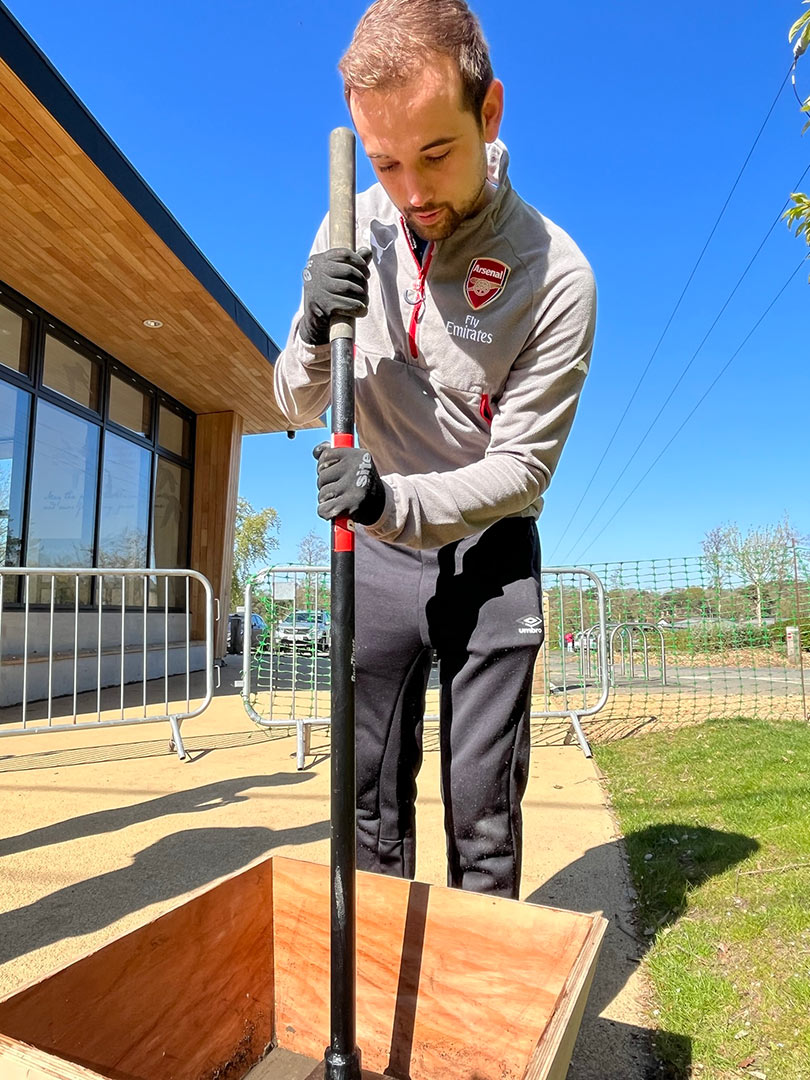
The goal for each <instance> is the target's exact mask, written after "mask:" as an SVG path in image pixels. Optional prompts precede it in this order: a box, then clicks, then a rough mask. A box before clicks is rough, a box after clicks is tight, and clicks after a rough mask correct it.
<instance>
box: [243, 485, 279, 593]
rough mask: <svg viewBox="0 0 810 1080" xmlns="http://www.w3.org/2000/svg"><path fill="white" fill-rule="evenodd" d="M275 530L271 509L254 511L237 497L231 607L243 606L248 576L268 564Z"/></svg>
mask: <svg viewBox="0 0 810 1080" xmlns="http://www.w3.org/2000/svg"><path fill="white" fill-rule="evenodd" d="M278 527H279V520H278V514H277V513H276V511H275V510H274V509H273V508H272V507H271V506H265V507H264V508H263V509H261V510H254V508H253V506H252V505H251V503H250V502H249V501H248V500H247V499H245V498H243V497H242V496H241V495H240V496H239V498H238V500H237V503H236V529H235V533H234V545H233V578H232V580H231V606H232V607H237V606H238V605H240V604H244V602H245V586H246V585H247V580H248V577H249V576H250V574H251V573H253V572H254V571H255V570H257V569H260V568H261V567H262V566H263V565H265V564H266V563H267V562H269V560H270V552H271V551H274V550H275V549H276V548H277V547H278V536H277V535H276V534H277V533H278Z"/></svg>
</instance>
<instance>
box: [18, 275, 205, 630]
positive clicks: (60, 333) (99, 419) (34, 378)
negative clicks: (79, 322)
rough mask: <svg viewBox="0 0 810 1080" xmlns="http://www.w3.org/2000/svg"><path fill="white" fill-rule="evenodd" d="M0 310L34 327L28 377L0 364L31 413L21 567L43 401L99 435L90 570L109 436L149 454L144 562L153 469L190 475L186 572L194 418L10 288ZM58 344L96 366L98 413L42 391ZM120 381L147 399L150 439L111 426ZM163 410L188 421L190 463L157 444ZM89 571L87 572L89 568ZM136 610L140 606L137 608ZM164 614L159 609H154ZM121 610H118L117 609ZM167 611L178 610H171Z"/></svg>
mask: <svg viewBox="0 0 810 1080" xmlns="http://www.w3.org/2000/svg"><path fill="white" fill-rule="evenodd" d="M0 304H2V305H3V306H5V307H8V308H9V309H10V310H12V311H14V312H15V314H18V315H20V316H21V317H23V318H28V319H29V320H30V321H31V323H32V333H31V345H30V354H29V358H28V372H27V374H23V373H22V372H19V371H15V370H14V369H13V368H7V367H6V366H5V365H2V364H0V379H2V380H3V381H4V382H8V383H10V384H11V385H12V386H16V387H17V388H19V389H21V390H26V391H27V392H28V393H30V395H31V407H30V415H29V424H28V445H27V448H26V459H25V499H24V504H23V513H22V528H21V537H20V540H21V547H22V551H21V556H20V558H21V565H25V561H24V560H25V556H26V553H27V551H28V541H29V538H30V518H31V478H32V470H33V461H34V445H35V435H36V428H37V412H38V404H39V401H40V400H42V401H46V402H48V404H50V405H54V406H56V407H57V408H60V409H63V410H65V411H66V412H69V413H73V414H74V415H76V416H78V417H80V418H81V419H82V420H88V421H90V422H91V423H93V424H95V425H96V426H97V427H98V428H99V429H100V431H99V452H98V468H97V474H96V507H95V516H94V523H93V545H92V550H93V554H92V562H93V567H92V569H100V570H103V569H104V568H103V567H99V566H98V556H99V541H100V526H101V501H102V499H101V497H102V490H103V479H104V453H105V448H106V435H107V431H110V432H111V433H112V434H114V435H117V436H119V437H120V438H123V439H127V440H129V441H130V442H132V443H134V444H135V445H137V446H139V447H142V448H144V449H146V450H148V451H149V452H150V453H151V465H150V477H149V520H148V535H147V546H146V551H147V560H149V559H150V558H151V552H152V547H153V539H154V537H153V532H154V511H155V486H156V482H157V465H158V459H159V458H165V459H166V460H167V461H170V462H172V463H173V464H175V465H179V466H180V467H182V468H185V469H187V470H188V474H189V518H190V525H189V529H188V537H187V544H186V552H185V560H184V561H185V563H186V566H190V563H191V548H192V535H193V509H194V482H195V475H194V448H195V441H196V420H197V418H196V415H195V413H194V412H193V411H192V410H191V409H189V408H188V407H187V406H185V405H183V403H182V402H180V401H178V400H177V399H176V398H173V397H171V396H170V395H169V394H167V393H166V392H165V391H164V390H162V389H161V388H160V387H158V386H156V385H155V384H154V383H150V382H149V381H148V380H147V379H145V378H144V377H143V376H142V375H139V374H138V372H136V371H133V370H132V369H131V368H129V367H127V365H126V364H123V363H122V362H121V361H120V360H118V359H116V358H115V357H114V356H111V355H110V354H109V353H107V352H105V350H103V349H100V348H98V347H97V346H96V345H94V344H93V343H92V342H91V341H88V340H87V338H85V337H83V336H82V335H81V334H78V333H76V332H75V331H74V330H72V329H71V328H70V327H69V326H66V325H65V324H64V323H62V322H60V321H59V320H58V319H56V318H54V317H53V316H52V315H51V314H50V313H49V312H47V311H45V310H43V309H42V308H40V307H38V306H37V305H36V304H33V303H32V302H31V301H29V300H28V299H27V298H26V297H24V296H22V294H20V293H18V292H16V290H14V289H12V288H11V287H10V286H8V285H6V284H5V283H4V282H2V281H0ZM49 333H50V334H52V336H54V337H56V338H58V339H59V340H61V341H62V343H63V344H64V345H67V346H68V347H69V348H72V349H75V350H76V351H77V352H78V353H80V354H81V355H85V356H86V357H87V358H88V359H89V360H91V361H92V362H95V363H97V364H99V366H100V386H99V398H100V409H99V411H98V412H95V411H94V410H93V409H90V408H87V407H86V406H84V405H82V404H81V403H79V402H77V401H74V400H73V399H72V398H69V397H66V396H65V395H63V394H60V393H59V391H58V390H53V389H52V388H50V387H48V386H46V385H44V383H43V376H44V367H45V341H46V336H47V334H49ZM113 374H115V375H118V376H119V377H120V378H122V379H124V380H125V381H128V382H132V383H133V384H134V385H135V386H137V388H138V389H139V390H141V391H142V392H143V393H145V394H147V395H148V396H149V398H150V399H151V402H152V416H151V423H150V433H149V436H144V435H140V434H139V433H138V432H135V431H132V430H130V429H129V428H127V427H124V426H122V425H121V424H117V423H116V422H115V421H114V420H111V419H110V418H109V407H110V385H111V379H112V375H113ZM161 405H163V406H165V407H166V408H169V409H171V410H172V411H173V412H175V413H177V414H178V415H179V416H181V417H183V419H185V420H187V421H188V424H189V454H188V457H183V456H182V455H179V454H175V453H173V452H172V451H170V450H166V449H164V448H163V447H161V446H159V444H158V437H157V436H158V422H159V415H160V406H161ZM88 569H90V568H89V567H88ZM144 569H147V570H157V569H160V567H151V566H148V567H144ZM96 591H97V590H96V588H95V585H94V587H93V590H92V600H91V603H90V604H80V610H82V611H97V610H98V600H97V597H96ZM19 596H20V594H19V593H18V598H17V600H16V601H6V603H5V604H4V607H5V608H8V609H13V608H21V607H22V606H23V604H22V602H21V601H20V600H19ZM48 606H49V605H39V604H38V605H34V604H31V605H30V609H31V610H41V609H46V608H47V607H48ZM138 606H140V605H138ZM158 607H159V608H160V609H162V607H163V605H158ZM118 609H119V610H120V605H119V608H118ZM149 609H150V610H155V609H156V607H155V605H150V607H149ZM105 610H111V611H113V610H115V607H114V606H112V607H109V609H108V608H107V605H105ZM170 610H179V609H174V608H170Z"/></svg>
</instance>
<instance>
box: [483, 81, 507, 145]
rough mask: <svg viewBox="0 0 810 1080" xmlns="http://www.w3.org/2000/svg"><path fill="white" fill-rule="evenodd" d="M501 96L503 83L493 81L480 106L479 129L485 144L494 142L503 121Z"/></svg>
mask: <svg viewBox="0 0 810 1080" xmlns="http://www.w3.org/2000/svg"><path fill="white" fill-rule="evenodd" d="M503 94H504V91H503V83H502V82H501V80H500V79H493V80H492V82H491V83H490V84H489V88H488V90H487V92H486V96H485V98H484V103H483V105H482V106H481V127H482V129H483V132H484V141H485V142H488V143H491V142H495V140H496V139H497V138H498V132H499V131H500V130H501V120H503Z"/></svg>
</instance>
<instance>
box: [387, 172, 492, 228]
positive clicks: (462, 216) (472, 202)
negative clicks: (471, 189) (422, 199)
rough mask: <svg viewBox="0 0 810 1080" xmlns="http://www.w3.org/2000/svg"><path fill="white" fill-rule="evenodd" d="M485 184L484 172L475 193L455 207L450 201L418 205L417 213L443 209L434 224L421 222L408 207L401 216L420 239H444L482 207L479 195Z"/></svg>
mask: <svg viewBox="0 0 810 1080" xmlns="http://www.w3.org/2000/svg"><path fill="white" fill-rule="evenodd" d="M486 186H487V176H486V172H485V173H484V179H483V181H482V182H481V186H480V188H479V189H478V191H477V192H476V194H475V195H474V196H473V197H472V198H471V199H469V200H468V201H467V202H465V203H464V204H462V206H460V207H455V206H452V205H451V204H450V203H429V204H428V205H427V206H420V207H419V213H421V214H429V213H432V212H433V211H434V210H444V211H445V212H444V214H443V215H442V216H441V218H440V219H439V220H438V221H437V222H436V224H435V225H425V224H423V223H422V222H420V221H419V220H418V219H417V218H415V217H414V216H413V211H412V210H409V209H406V210H403V212H402V213H403V217H404V218H405V221H406V222H407V223H408V228H409V229H410V230H411V232H414V233H416V235H417V236H419V237H421V239H422V240H446V239H447V238H448V236H452V235H453V233H454V232H455V231H456V229H457V228H458V227H459V225H461V224H462V222H464V221H466V220H467V219H468V218H471V217H474V216H475V215H476V214H477V213H478V211H479V210H480V209H481V208H482V203H481V196H482V194H483V192H484V190H485V188H486Z"/></svg>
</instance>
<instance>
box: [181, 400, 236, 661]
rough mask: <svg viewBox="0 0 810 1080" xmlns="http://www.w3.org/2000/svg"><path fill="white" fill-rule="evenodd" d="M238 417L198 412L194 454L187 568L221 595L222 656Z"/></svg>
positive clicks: (218, 649) (217, 633) (217, 642)
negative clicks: (189, 545) (191, 513)
mask: <svg viewBox="0 0 810 1080" xmlns="http://www.w3.org/2000/svg"><path fill="white" fill-rule="evenodd" d="M241 446H242V418H241V417H240V416H236V415H235V414H234V413H214V414H213V415H209V416H198V417H197V444H196V450H195V455H194V510H193V517H192V541H191V567H192V569H193V570H199V571H200V573H201V574H204V575H205V576H206V577H207V578H208V580H209V581H210V582H211V587H212V589H213V590H214V596H217V597H219V603H220V620H219V622H218V623H217V624H216V626H215V627H214V655H215V656H224V655H225V637H226V634H227V629H228V612H229V611H230V598H231V574H232V571H233V542H234V525H235V521H236V497H237V493H238V490H239V462H240V453H241ZM201 619H202V613H201V612H195V622H194V626H193V632H194V635H195V637H198V638H199V637H202V633H203V630H204V625H203V623H202V621H201Z"/></svg>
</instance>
